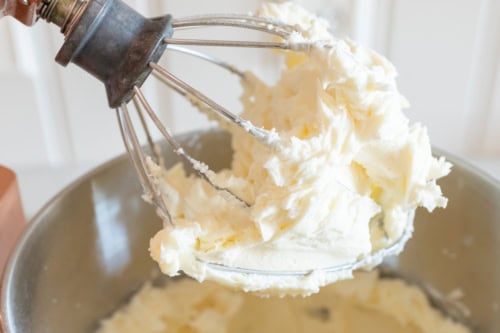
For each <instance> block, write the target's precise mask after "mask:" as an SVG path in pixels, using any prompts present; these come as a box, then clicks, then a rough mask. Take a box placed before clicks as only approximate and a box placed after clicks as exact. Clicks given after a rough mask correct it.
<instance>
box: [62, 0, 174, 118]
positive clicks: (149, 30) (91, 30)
mask: <svg viewBox="0 0 500 333" xmlns="http://www.w3.org/2000/svg"><path fill="white" fill-rule="evenodd" d="M172 34H173V28H172V17H171V16H170V15H165V16H161V17H157V18H150V19H148V18H145V17H144V16H142V15H141V14H139V13H138V12H136V11H135V10H134V9H132V8H130V7H129V6H127V5H126V4H125V3H124V2H122V1H121V0H90V1H89V3H88V4H87V5H86V8H85V10H84V12H83V14H82V15H81V16H80V17H79V19H78V21H77V22H75V24H74V26H73V27H72V30H71V31H70V32H69V34H68V35H67V38H66V40H65V42H64V44H63V46H62V47H61V49H60V50H59V53H58V54H57V56H56V61H57V62H58V63H59V64H61V65H63V66H66V65H67V64H68V63H70V62H72V63H74V64H76V65H78V66H79V67H81V68H83V69H84V70H86V71H87V72H89V73H90V74H92V75H93V76H95V77H96V78H98V79H99V80H100V81H102V82H103V83H104V84H105V86H106V92H107V95H108V102H109V106H110V107H111V108H117V107H119V106H120V105H121V104H122V103H126V102H128V101H130V99H132V97H133V96H134V92H133V88H134V86H138V87H140V86H141V85H142V84H143V83H144V81H145V80H146V78H147V77H148V76H149V74H150V73H151V68H150V66H149V63H151V62H153V63H156V62H158V61H159V59H160V57H161V56H162V54H163V52H164V51H165V48H166V43H164V41H163V40H164V39H165V38H169V37H171V36H172Z"/></svg>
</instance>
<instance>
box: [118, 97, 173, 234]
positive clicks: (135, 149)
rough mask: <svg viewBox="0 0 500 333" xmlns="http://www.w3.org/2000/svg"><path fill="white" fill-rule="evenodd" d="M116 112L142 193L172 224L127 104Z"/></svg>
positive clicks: (164, 218)
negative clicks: (151, 174)
mask: <svg viewBox="0 0 500 333" xmlns="http://www.w3.org/2000/svg"><path fill="white" fill-rule="evenodd" d="M116 113H117V116H118V123H119V125H120V126H119V127H120V133H121V135H122V139H123V142H124V145H125V149H126V150H127V154H128V156H129V157H130V159H131V160H132V164H133V165H134V168H135V169H136V173H137V174H138V176H139V180H140V183H141V185H142V188H143V191H144V193H145V194H146V195H150V196H151V199H152V200H151V201H152V203H153V204H154V205H156V206H157V207H158V208H159V213H160V215H161V217H162V218H163V220H166V221H168V223H169V224H170V225H173V224H172V217H171V215H170V213H169V211H168V208H167V207H166V206H165V202H164V201H163V199H162V198H161V196H160V195H159V194H158V191H157V190H156V186H155V185H154V184H153V182H152V180H151V178H150V170H149V167H148V164H147V163H146V157H145V155H144V153H143V151H142V148H141V145H140V143H139V139H138V137H137V133H136V131H135V129H134V126H133V125H132V121H131V119H130V114H129V112H128V108H127V105H126V104H125V103H123V104H122V105H121V107H120V108H118V109H117V110H116Z"/></svg>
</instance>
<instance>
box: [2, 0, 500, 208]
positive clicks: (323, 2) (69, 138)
mask: <svg viewBox="0 0 500 333" xmlns="http://www.w3.org/2000/svg"><path fill="white" fill-rule="evenodd" d="M127 2H128V3H129V4H130V5H131V6H133V7H134V8H136V9H137V10H138V11H140V12H141V13H143V14H144V15H147V16H157V15H162V14H164V13H171V14H173V15H174V16H177V17H180V16H187V15H194V14H203V13H213V12H225V13H231V12H238V13H247V12H250V11H254V10H255V9H256V8H258V6H259V4H260V3H261V2H262V1H259V0H245V1H243V0H211V1H199V0H198V1H197V0H182V1H181V0H141V1H140V0H136V1H127ZM299 3H302V5H304V6H305V7H306V8H308V9H310V10H311V11H313V12H315V13H317V14H318V15H320V16H322V17H324V18H325V19H327V20H328V21H330V22H331V25H332V30H333V31H334V32H335V34H336V35H337V36H340V37H345V36H348V37H350V38H352V39H354V40H357V41H359V42H360V43H362V44H364V45H368V46H370V47H372V48H374V49H375V50H377V51H379V52H380V53H382V54H384V55H385V56H386V57H388V58H389V59H390V60H391V61H392V62H393V63H394V64H395V65H396V68H397V69H398V72H399V74H400V76H399V81H398V82H399V88H400V91H401V92H402V93H403V95H405V96H406V97H407V98H408V99H409V100H410V102H411V104H412V107H411V108H410V109H408V110H407V115H408V116H409V117H410V118H411V119H412V120H413V121H418V122H421V123H423V124H425V125H426V126H427V127H428V129H429V134H430V137H431V140H432V142H433V144H434V145H435V146H436V147H439V148H442V149H444V150H446V151H449V152H451V153H453V154H456V155H461V156H463V157H465V158H467V159H470V160H471V161H473V163H476V164H477V165H479V166H480V167H481V168H483V169H485V170H487V171H488V172H490V173H492V174H494V175H496V176H497V177H498V178H500V1H498V0H420V1H415V0H308V1H302V2H300V1H299ZM191 36H193V35H191ZM195 36H200V37H210V36H211V37H212V38H216V37H219V36H221V37H224V38H236V39H238V38H253V37H255V36H253V35H252V34H243V33H241V32H239V31H238V32H235V31H231V32H222V31H220V32H219V31H218V30H207V31H202V32H196V33H195ZM214 36H215V37H214ZM62 40H63V38H62V36H61V35H60V33H59V31H58V28H57V27H55V26H49V25H48V24H45V23H44V22H39V23H38V24H36V25H35V27H33V28H27V27H25V26H23V25H21V24H20V23H18V22H16V21H14V20H13V19H11V18H5V19H2V20H0V101H1V103H0V164H3V165H6V166H8V167H10V168H12V169H14V170H15V171H16V172H17V174H18V176H19V179H20V183H21V192H22V195H23V201H24V205H25V209H26V211H27V214H28V216H32V214H33V213H35V212H36V211H37V210H38V209H39V208H40V207H41V205H42V204H43V203H44V202H45V201H46V200H48V199H49V198H50V197H51V196H52V195H54V194H55V193H56V192H57V191H59V190H60V189H61V188H62V187H63V186H64V185H66V184H67V183H68V182H70V181H71V180H73V179H75V178H76V177H78V176H79V175H81V174H82V173H84V172H85V171H87V170H89V169H91V168H92V167H95V166H97V165H98V164H101V163H103V162H104V161H107V160H109V159H110V158H112V157H114V156H116V155H119V154H121V153H123V151H124V148H123V146H122V141H121V137H120V134H119V130H118V125H117V122H116V116H115V113H114V111H112V110H109V109H108V107H107V100H106V96H105V92H104V88H103V86H102V84H101V83H100V82H98V81H96V80H95V79H93V78H92V77H90V76H89V75H88V74H86V73H84V72H82V71H81V70H79V69H78V68H76V67H75V66H72V65H70V66H68V67H67V68H63V67H61V66H59V65H57V64H56V63H55V62H54V60H53V59H54V57H55V55H56V53H57V50H58V49H59V47H60V45H61V44H62ZM212 53H217V54H218V55H220V56H221V57H223V58H225V59H228V60H230V61H231V62H233V63H236V64H237V65H238V66H239V67H241V68H243V69H251V70H253V71H256V72H257V73H259V74H260V75H262V76H264V77H265V78H266V79H267V80H272V79H273V77H275V75H276V74H277V72H278V69H279V68H278V67H277V66H276V64H277V62H276V59H275V58H274V56H273V55H272V54H271V53H270V52H269V51H267V52H265V53H262V52H260V51H255V50H234V49H232V50H216V51H214V52H212ZM163 62H164V64H165V65H166V66H168V67H169V68H172V70H173V71H175V72H176V73H177V74H178V75H179V76H181V77H182V78H183V79H185V80H186V81H188V82H190V83H192V84H193V85H195V86H196V87H198V88H200V89H201V90H202V91H204V92H206V93H207V94H208V95H209V96H211V97H213V98H214V99H216V100H217V101H219V102H221V104H223V105H225V106H227V107H228V108H229V109H231V110H235V111H238V110H239V105H238V95H239V93H240V90H239V88H238V81H237V80H235V79H234V78H231V77H230V76H227V75H226V74H224V73H223V72H222V71H221V70H219V69H215V68H213V67H211V66H210V65H207V64H202V63H198V62H197V61H195V60H193V59H192V58H188V57H187V56H178V55H172V56H170V55H168V56H166V57H164V59H163ZM145 89H146V91H147V94H148V96H149V98H150V100H151V103H152V104H153V105H154V107H155V109H157V110H159V113H160V116H161V118H162V120H163V121H164V122H165V123H166V124H167V125H168V126H169V127H170V128H171V129H172V130H173V132H174V133H183V132H186V131H191V130H195V129H200V128H205V127H207V126H210V124H209V122H208V121H207V120H206V119H205V118H204V117H203V116H201V115H199V114H198V113H197V112H196V111H194V110H193V109H192V108H190V107H189V106H188V104H187V103H185V102H183V101H182V100H180V99H179V98H176V97H175V96H173V93H171V92H170V91H169V90H168V89H167V88H166V87H162V86H161V85H159V84H157V83H155V82H151V81H150V82H148V84H147V85H146V88H145ZM129 181H136V180H135V179H130V180H129Z"/></svg>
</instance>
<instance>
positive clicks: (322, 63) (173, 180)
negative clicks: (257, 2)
mask: <svg viewBox="0 0 500 333" xmlns="http://www.w3.org/2000/svg"><path fill="white" fill-rule="evenodd" d="M258 15H260V16H263V17H269V18H273V19H276V20H279V21H282V22H285V23H287V24H289V25H292V26H294V27H295V28H296V30H297V32H295V33H293V34H292V35H291V37H290V38H289V40H288V41H287V42H288V43H290V45H291V46H292V48H294V49H297V51H296V52H291V51H285V52H283V56H282V57H283V69H282V71H281V74H280V78H279V80H278V81H277V82H276V84H274V85H268V84H266V83H264V82H263V81H261V80H260V79H259V78H258V77H256V76H255V75H253V74H252V73H246V75H245V78H244V79H243V80H242V86H243V88H244V93H243V95H242V96H241V102H242V104H243V107H244V111H243V113H242V114H241V117H242V118H244V119H248V120H249V121H250V122H251V123H252V124H253V126H256V127H260V128H263V129H265V130H268V131H270V133H272V134H273V135H274V137H278V138H279V140H278V142H279V145H278V147H279V148H278V149H273V148H270V147H269V145H266V144H263V143H262V142H259V141H258V140H255V138H253V137H252V136H251V135H250V134H249V133H247V132H246V131H245V130H243V129H241V128H238V127H237V126H235V125H233V124H224V127H225V128H226V129H227V130H228V131H230V133H231V134H232V148H233V149H234V156H233V160H232V164H231V168H230V169H226V170H222V171H220V172H217V173H211V175H210V178H211V179H212V180H213V181H214V182H215V183H216V184H217V185H218V186H221V187H225V188H228V189H229V190H230V191H231V192H232V193H234V194H236V195H237V196H238V197H239V198H241V199H243V200H244V201H245V202H247V203H248V206H247V205H244V204H242V202H240V201H238V200H232V199H231V198H228V195H227V193H222V192H221V191H217V190H215V189H214V188H213V187H211V186H210V185H209V184H208V183H206V182H205V181H204V180H202V179H201V178H199V177H196V176H192V175H191V176H188V175H186V172H185V170H184V168H183V166H182V165H181V164H178V165H176V166H174V167H173V168H171V169H169V170H165V169H163V168H162V167H160V166H157V165H155V164H154V163H153V162H150V164H149V165H150V170H151V172H152V176H153V178H154V181H155V183H156V184H158V185H159V187H160V189H161V194H162V197H163V198H164V201H165V204H166V206H167V207H168V210H169V212H170V214H171V216H172V222H173V225H174V226H175V227H169V226H166V227H165V228H164V229H163V230H161V231H159V232H158V233H157V234H156V236H154V238H153V239H152V240H151V244H150V252H151V255H152V257H153V258H154V260H156V261H157V262H158V264H159V265H160V268H161V270H162V271H163V272H164V273H165V274H168V275H170V276H174V275H177V274H179V273H180V272H181V271H183V272H184V273H186V274H188V275H190V276H192V277H194V278H195V279H197V280H199V281H203V280H205V279H208V280H215V281H218V282H220V283H223V284H226V285H229V286H232V287H235V288H240V289H243V290H245V291H256V292H261V293H265V294H279V295H287V294H291V295H298V294H300V295H308V294H311V293H314V292H317V291H318V290H319V288H320V287H321V286H323V285H325V284H328V283H331V282H334V281H336V280H338V279H345V278H349V277H351V276H352V271H351V270H350V269H346V270H341V271H334V272H329V273H326V272H325V271H324V270H322V268H327V267H335V266H339V265H345V264H349V263H352V262H356V261H358V260H360V259H362V258H367V257H369V256H370V255H371V254H373V253H376V252H377V251H378V250H380V249H383V248H385V247H387V246H390V245H391V244H393V243H395V242H397V241H398V240H399V239H400V238H401V237H404V235H405V233H406V234H408V230H410V231H411V230H412V229H411V228H412V226H413V225H412V224H413V214H414V211H415V209H416V208H417V207H420V206H422V207H425V208H426V209H427V210H428V211H432V210H433V209H434V208H436V207H445V206H446V203H447V200H446V198H445V197H444V196H443V195H442V193H441V189H440V187H439V186H438V185H437V184H436V180H437V179H439V178H441V177H443V176H445V175H447V174H448V173H449V171H450V167H451V165H450V164H449V163H448V162H446V161H445V160H444V158H436V157H433V156H432V152H431V145H430V142H429V136H428V134H427V130H426V128H425V127H424V126H422V125H420V124H418V123H416V124H411V123H410V121H409V119H408V118H407V117H406V116H405V114H404V112H403V110H404V109H405V108H407V107H408V106H409V103H408V101H407V100H406V99H405V98H404V97H403V96H402V95H401V94H400V93H399V91H398V89H397V85H396V75H397V74H396V70H395V68H394V66H393V65H392V64H391V63H390V62H389V61H388V60H387V59H386V58H384V57H383V56H381V55H379V54H377V53H376V52H374V51H373V50H371V49H369V48H366V47H363V46H361V45H358V44H357V43H356V42H354V41H351V40H348V39H338V38H335V37H334V36H333V35H332V34H331V32H330V31H329V27H328V23H327V22H326V21H325V20H322V19H319V18H317V17H316V16H314V15H313V14H311V13H309V12H308V11H306V10H305V9H304V8H302V7H300V6H298V5H296V4H294V3H282V4H275V3H266V4H264V5H263V6H262V8H261V9H260V11H259V13H258ZM304 45H308V47H304ZM270 52H271V51H270ZM398 250H401V248H399V249H398ZM379 259H381V258H378V259H377V261H380V260H379ZM376 263H377V262H371V264H376ZM213 264H217V265H213ZM218 265H220V266H218ZM227 267H233V268H240V269H243V270H239V271H238V270H237V271H234V270H233V271H231V270H227V269H225V268H227ZM244 269H247V270H257V271H270V272H275V273H274V274H251V273H249V272H248V271H244ZM291 271H307V272H308V273H307V274H302V275H293V274H291V275H287V274H279V273H276V272H291Z"/></svg>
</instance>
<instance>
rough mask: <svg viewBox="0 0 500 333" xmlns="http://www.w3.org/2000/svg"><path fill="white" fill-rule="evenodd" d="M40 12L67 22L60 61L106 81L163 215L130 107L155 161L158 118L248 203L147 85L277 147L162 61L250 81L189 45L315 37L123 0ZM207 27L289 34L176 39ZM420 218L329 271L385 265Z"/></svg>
mask: <svg viewBox="0 0 500 333" xmlns="http://www.w3.org/2000/svg"><path fill="white" fill-rule="evenodd" d="M38 13H39V16H40V17H41V18H43V19H46V20H47V21H49V22H53V23H55V24H56V25H58V26H60V27H61V31H62V32H63V33H64V35H65V37H66V39H65V42H64V44H63V46H62V48H61V49H60V51H59V53H58V54H57V57H56V61H57V62H59V63H60V64H62V65H64V66H66V65H67V64H68V63H70V62H72V63H75V64H76V65H78V66H80V67H81V68H83V69H85V70H86V71H88V72H89V73H90V74H92V75H93V76H95V77H96V78H98V79H99V80H100V81H102V82H103V83H104V84H105V86H106V91H107V96H108V102H109V105H110V107H111V108H114V109H116V113H117V117H118V122H119V125H120V130H121V133H122V136H123V141H124V143H125V147H126V149H127V152H128V154H129V156H130V159H131V161H132V163H133V165H134V168H135V169H136V171H137V174H138V176H139V179H140V181H141V184H142V186H143V189H144V192H145V194H146V197H148V198H149V199H150V201H151V202H152V203H153V204H154V205H156V207H157V208H158V212H159V214H160V215H161V216H162V217H163V218H164V220H165V221H168V222H169V223H170V224H172V218H171V216H170V214H169V211H168V209H167V207H166V204H165V202H164V201H163V199H162V196H161V195H160V192H159V190H158V188H157V184H155V181H154V180H153V177H152V175H151V172H152V169H151V167H152V164H151V163H150V162H149V160H148V159H149V158H150V157H148V156H147V155H146V153H145V152H144V151H143V149H142V147H141V145H140V142H139V138H138V135H137V131H136V128H135V126H134V124H133V122H132V120H131V118H132V117H131V114H130V111H129V107H130V106H131V105H133V107H134V108H135V109H136V111H137V113H138V117H139V120H140V123H141V127H143V130H144V132H145V135H146V138H147V141H148V144H149V146H150V150H151V152H152V155H153V156H152V157H151V158H152V159H153V160H154V161H155V162H156V163H160V161H161V158H160V156H159V153H158V152H157V150H156V148H155V145H154V142H153V140H152V138H151V135H150V131H149V129H148V126H147V123H148V121H147V119H150V120H151V121H152V123H153V124H154V126H155V127H156V128H157V129H158V130H159V132H160V133H161V134H162V136H163V138H164V139H165V140H166V141H167V142H168V144H169V145H170V146H171V147H172V148H173V150H174V151H175V153H177V154H178V155H179V156H180V157H181V158H182V159H183V160H184V161H185V162H187V163H188V164H189V165H191V166H192V167H193V169H194V170H195V171H196V172H197V173H198V175H199V176H200V177H201V178H203V179H204V180H206V181H207V182H208V183H209V184H210V185H211V186H213V188H215V189H216V190H217V191H219V192H220V193H222V194H225V195H226V196H227V199H228V200H237V201H238V202H239V203H241V204H242V205H245V206H250V203H248V202H245V201H244V200H243V199H242V198H239V197H238V196H237V195H236V194H234V193H232V192H231V191H230V190H229V189H226V188H224V187H222V186H219V185H218V184H217V182H216V181H215V179H214V177H213V173H212V172H211V171H210V170H209V168H208V166H206V165H205V164H204V163H202V162H200V161H197V160H196V159H194V158H193V157H192V156H190V155H189V154H187V153H186V152H185V151H184V150H183V149H182V147H181V146H180V145H179V144H178V143H177V142H176V140H174V138H173V137H172V135H171V133H170V131H169V130H168V128H167V127H166V126H164V124H162V122H161V121H160V119H159V118H158V116H157V115H156V114H155V112H154V111H153V109H152V107H151V105H150V104H149V103H148V101H147V99H146V97H145V96H144V94H143V92H142V90H141V86H142V85H143V83H144V82H145V80H146V79H147V78H148V77H149V76H150V75H151V74H154V75H153V76H156V77H158V78H159V79H160V80H161V81H162V82H164V83H166V84H167V85H168V86H169V87H171V88H172V89H173V90H174V91H176V92H178V93H179V94H181V95H183V96H184V97H186V98H187V99H188V100H189V101H191V102H192V103H193V104H195V105H196V106H198V107H200V108H203V109H204V110H207V111H210V112H213V114H214V115H215V116H217V117H219V118H220V119H221V120H223V121H226V122H230V123H233V124H236V125H237V126H239V127H241V128H242V129H243V130H244V131H246V132H248V133H249V135H252V136H253V137H254V138H255V139H257V140H258V141H260V142H261V143H262V144H264V145H267V146H269V148H270V149H274V150H277V151H279V150H280V138H279V136H278V135H277V134H276V133H275V132H273V131H268V130H265V129H262V128H258V127H255V126H253V125H252V124H251V123H250V122H249V121H247V120H245V119H242V118H240V117H239V116H237V115H235V114H233V113H232V112H231V111H229V110H227V109H226V108H224V107H223V106H221V105H220V104H218V103H217V102H215V101H214V100H212V99H211V98H209V97H208V96H206V95H205V94H203V93H202V92H200V91H199V90H197V89H195V88H193V87H192V86H190V85H189V84H187V83H186V82H184V81H183V80H181V79H180V78H178V77H177V76H175V75H173V74H172V73H170V72H169V71H168V70H166V69H165V68H163V67H161V66H160V65H158V61H159V59H160V57H161V56H162V55H163V54H164V52H165V51H166V50H168V49H171V50H173V51H177V52H183V53H186V54H189V55H191V56H195V57H198V58H201V59H204V60H206V61H208V62H211V63H214V64H216V65H218V66H220V67H221V68H224V69H226V70H228V71H230V72H231V73H234V74H236V75H238V76H240V77H241V78H243V79H245V75H244V73H242V72H241V71H239V70H238V69H236V68H234V67H233V66H231V65H229V64H227V63H225V62H223V61H221V60H219V59H216V58H214V57H211V56H209V55H207V54H205V53H200V52H198V51H194V50H190V49H186V48H184V47H183V46H186V45H204V46H223V47H224V46H230V47H251V48H268V49H283V50H293V51H300V50H305V49H307V48H308V47H309V46H310V44H308V43H303V44H299V43H296V42H294V43H291V42H289V37H290V36H291V35H292V34H294V33H295V32H296V31H297V30H296V29H295V28H294V27H291V26H289V25H286V24H284V23H281V22H277V21H275V20H271V19H266V18H262V17H255V16H250V15H205V16H195V17H188V18H183V19H175V20H174V19H172V17H171V16H170V15H165V16H162V17H157V18H152V19H147V18H145V17H143V16H142V15H140V14H139V13H137V12H136V11H134V10H133V9H131V8H130V7H128V6H127V5H126V4H125V3H123V2H122V1H121V0H42V5H41V6H40V7H39V9H38ZM206 26H227V27H237V28H244V29H250V30H257V31H262V32H265V33H268V34H271V35H274V36H277V37H280V38H281V40H282V41H281V42H261V41H239V40H212V39H209V40H200V39H178V38H174V37H172V36H173V34H174V31H176V30H180V29H187V28H196V27H206ZM412 219H413V217H410V219H409V221H408V224H407V225H408V227H407V229H406V231H405V232H404V234H403V235H402V236H401V238H400V239H399V240H397V241H395V242H394V243H392V244H390V245H388V246H387V247H386V248H384V249H381V250H379V251H377V252H376V253H373V254H372V255H370V256H368V257H365V258H361V259H359V260H357V261H355V262H352V263H347V264H345V265H342V266H335V267H328V268H324V269H321V270H322V271H323V272H326V273H338V272H345V273H346V274H350V272H351V271H352V270H353V269H357V268H360V267H364V266H366V265H372V264H376V263H379V262H380V261H381V259H382V258H383V257H385V256H387V255H392V254H397V253H398V252H400V251H401V249H402V247H403V245H404V244H405V243H406V241H407V240H408V238H409V237H410V236H411V233H412V230H413V229H412V226H413V224H412ZM209 267H210V268H211V269H214V270H217V271H231V272H232V273H235V274H259V275H266V276H274V277H275V278H276V279H278V280H279V279H281V278H282V277H283V276H304V275H307V274H309V273H310V272H311V271H289V272H274V273H273V272H265V271H256V270H249V269H240V268H234V267H225V266H221V265H217V264H210V263H209Z"/></svg>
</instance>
